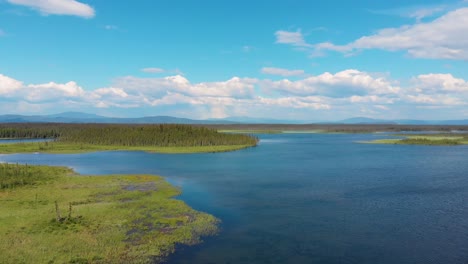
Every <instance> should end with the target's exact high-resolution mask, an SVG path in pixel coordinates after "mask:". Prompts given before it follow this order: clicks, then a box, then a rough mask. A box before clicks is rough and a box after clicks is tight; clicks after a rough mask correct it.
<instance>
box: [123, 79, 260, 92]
mask: <svg viewBox="0 0 468 264" xmlns="http://www.w3.org/2000/svg"><path fill="white" fill-rule="evenodd" d="M255 83H256V80H255V79H251V78H239V77H233V78H231V79H229V80H227V81H223V82H201V83H196V84H192V83H190V81H189V80H188V79H186V78H185V77H183V76H181V75H175V76H168V77H164V78H137V77H132V76H127V77H123V78H119V79H117V80H116V82H115V86H117V87H123V88H125V90H126V91H129V92H130V93H132V94H139V93H144V94H147V95H151V96H156V97H158V96H161V95H165V94H167V91H173V92H177V93H180V94H185V95H189V96H195V97H200V96H216V97H236V98H245V97H251V96H253V94H254V89H255Z"/></svg>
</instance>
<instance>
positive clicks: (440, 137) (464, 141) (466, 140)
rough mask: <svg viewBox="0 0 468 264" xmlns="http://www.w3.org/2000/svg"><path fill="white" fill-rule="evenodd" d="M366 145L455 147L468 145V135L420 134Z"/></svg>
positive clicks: (381, 140)
mask: <svg viewBox="0 0 468 264" xmlns="http://www.w3.org/2000/svg"><path fill="white" fill-rule="evenodd" d="M366 143H373V144H401V145H432V146H455V145H468V134H420V135H404V138H400V139H379V140H374V141H370V142H366Z"/></svg>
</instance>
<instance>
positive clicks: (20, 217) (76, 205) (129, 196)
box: [0, 164, 218, 263]
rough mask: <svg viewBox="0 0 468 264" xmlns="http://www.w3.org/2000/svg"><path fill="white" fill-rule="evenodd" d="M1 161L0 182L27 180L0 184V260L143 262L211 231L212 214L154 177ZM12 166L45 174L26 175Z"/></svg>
mask: <svg viewBox="0 0 468 264" xmlns="http://www.w3.org/2000/svg"><path fill="white" fill-rule="evenodd" d="M1 166H3V168H2V173H1V174H0V179H2V178H3V177H4V175H5V172H6V171H9V172H8V175H10V176H11V175H14V174H16V173H19V174H17V175H18V177H20V178H24V181H25V182H27V183H28V184H24V185H9V186H7V187H5V188H3V189H0V262H1V263H148V262H150V261H151V260H153V261H161V260H163V259H164V257H165V256H167V255H168V254H170V253H172V252H173V251H174V250H175V245H176V244H185V245H193V244H197V243H200V242H201V237H202V236H205V235H214V234H216V233H217V231H218V229H217V228H218V227H217V224H218V220H217V219H216V218H215V217H213V216H211V215H208V214H205V213H201V212H197V211H195V210H193V209H191V208H190V207H188V206H187V205H186V204H185V203H184V202H182V201H179V200H175V199H173V197H174V196H177V195H179V194H180V190H178V189H177V188H174V187H173V186H171V185H170V184H168V183H167V182H166V181H164V180H163V179H162V178H161V177H158V176H152V175H110V176H79V175H75V174H73V172H72V171H71V170H70V169H67V168H63V167H48V166H28V167H26V166H25V165H5V164H2V165H1ZM18 166H19V167H21V168H20V170H22V171H23V174H24V172H28V171H29V172H31V173H34V174H35V175H48V177H46V178H44V177H38V178H36V179H34V180H32V179H31V178H30V177H24V175H27V173H25V174H24V175H23V174H22V173H21V172H18ZM22 175H23V176H22ZM10 176H9V177H6V178H10ZM56 205H57V206H58V210H59V213H57V210H56Z"/></svg>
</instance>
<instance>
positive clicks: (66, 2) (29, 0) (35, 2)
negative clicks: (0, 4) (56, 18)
mask: <svg viewBox="0 0 468 264" xmlns="http://www.w3.org/2000/svg"><path fill="white" fill-rule="evenodd" d="M7 1H8V2H9V3H11V4H15V5H22V6H27V7H30V8H32V9H34V10H37V11H39V12H41V13H42V14H43V15H71V16H79V17H85V18H92V17H94V15H95V11H94V9H93V8H92V7H91V6H90V5H88V4H84V3H81V2H78V1H75V0H7Z"/></svg>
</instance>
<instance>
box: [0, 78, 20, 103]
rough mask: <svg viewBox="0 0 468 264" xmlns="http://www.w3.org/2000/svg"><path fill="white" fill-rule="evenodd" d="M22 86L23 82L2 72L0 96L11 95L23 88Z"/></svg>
mask: <svg viewBox="0 0 468 264" xmlns="http://www.w3.org/2000/svg"><path fill="white" fill-rule="evenodd" d="M22 86H23V83H22V82H20V81H17V80H15V79H13V78H10V77H8V76H5V75H3V74H0V96H5V97H11V96H13V95H14V94H15V93H16V92H17V91H18V90H19V89H21V87H22Z"/></svg>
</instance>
